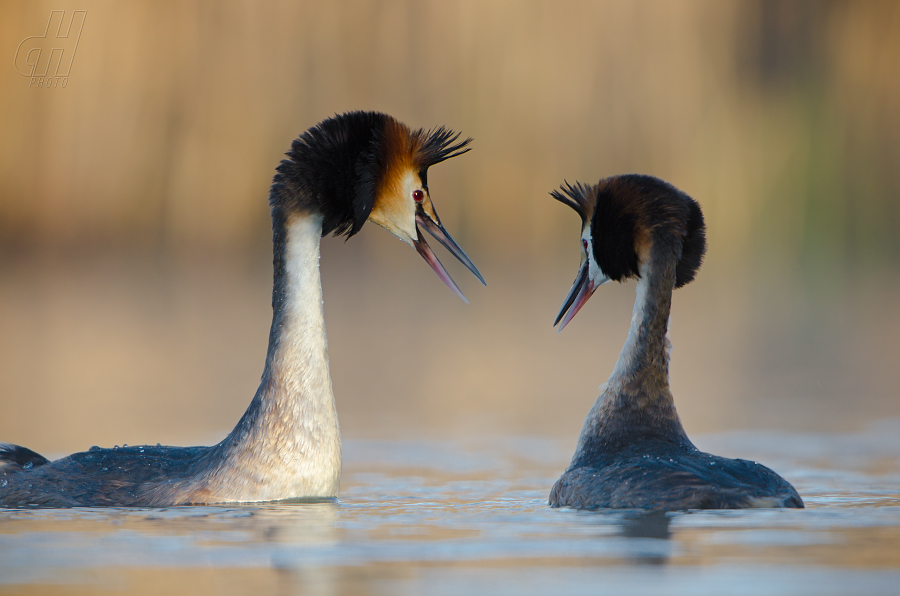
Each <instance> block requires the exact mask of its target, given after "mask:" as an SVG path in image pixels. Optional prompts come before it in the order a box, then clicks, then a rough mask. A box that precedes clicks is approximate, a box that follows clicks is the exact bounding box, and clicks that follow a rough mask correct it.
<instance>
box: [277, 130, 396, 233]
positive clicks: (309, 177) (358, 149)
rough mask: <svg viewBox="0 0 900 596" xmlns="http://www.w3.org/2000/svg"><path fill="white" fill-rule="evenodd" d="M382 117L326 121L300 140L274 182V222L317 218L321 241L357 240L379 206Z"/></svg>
mask: <svg viewBox="0 0 900 596" xmlns="http://www.w3.org/2000/svg"><path fill="white" fill-rule="evenodd" d="M390 118H391V117H390V116H388V115H386V114H381V113H378V112H348V113H346V114H341V115H337V116H334V117H333V118H329V119H327V120H323V121H322V122H320V123H319V124H317V125H316V126H313V127H312V128H310V129H309V130H307V131H306V132H304V133H303V134H302V135H300V136H299V137H298V138H297V139H296V140H294V142H293V143H292V145H291V150H290V151H289V152H288V153H287V156H288V159H285V160H282V162H281V165H279V166H278V168H277V173H276V174H275V178H274V180H273V182H272V189H271V191H270V194H269V203H270V205H271V206H272V210H273V217H275V216H278V213H277V211H281V212H282V216H283V214H284V213H288V212H293V211H301V212H316V213H321V214H322V216H323V222H322V235H323V236H325V235H327V234H330V233H332V232H334V234H335V235H340V234H347V235H348V236H352V235H353V234H356V233H357V232H358V231H359V230H360V229H361V228H362V226H363V224H364V223H365V222H366V219H367V218H368V217H369V212H370V211H371V210H372V205H373V204H374V202H375V192H376V189H377V188H378V182H379V176H380V173H381V171H382V169H383V168H382V167H381V166H382V164H381V163H380V160H382V159H383V157H382V152H381V146H382V142H383V137H384V130H385V125H386V123H387V122H388V120H389V119H390Z"/></svg>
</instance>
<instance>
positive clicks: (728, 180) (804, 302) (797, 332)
mask: <svg viewBox="0 0 900 596" xmlns="http://www.w3.org/2000/svg"><path fill="white" fill-rule="evenodd" d="M51 10H65V11H66V14H65V18H64V22H68V19H69V18H70V16H71V11H72V10H87V16H86V19H85V22H84V27H83V30H82V34H81V37H80V40H79V42H78V46H77V54H76V57H75V59H74V61H73V63H72V67H71V72H70V74H69V77H68V79H67V84H66V86H65V88H61V87H59V86H57V87H54V88H50V89H47V88H41V89H39V88H35V87H34V86H32V87H29V79H28V78H26V77H24V76H21V75H20V74H19V73H18V72H17V71H16V68H15V65H14V62H13V58H14V56H15V53H16V49H17V47H18V46H19V43H20V42H21V41H22V40H23V39H24V38H26V37H29V36H35V35H41V34H42V33H43V31H44V29H45V28H46V26H47V21H48V17H49V16H50V11H51ZM0 58H2V59H3V60H4V61H3V62H0V64H5V66H3V67H2V68H0V139H2V140H0V440H3V441H9V442H14V443H19V444H23V445H26V446H28V447H31V448H33V449H36V450H39V451H41V452H44V453H45V454H47V455H52V454H60V453H64V452H70V451H73V450H78V449H85V448H87V447H89V446H91V445H93V444H100V445H107V446H109V445H112V444H121V443H130V444H136V443H145V442H149V443H156V442H158V441H159V442H162V443H172V444H198V443H199V444H204V443H210V442H214V441H217V440H218V439H219V438H221V437H222V436H223V435H224V434H225V433H226V432H227V431H228V430H230V428H231V427H232V425H233V424H234V423H235V422H236V421H237V419H238V417H239V416H240V414H241V413H242V411H243V409H244V408H245V407H246V405H247V404H248V403H249V401H250V398H251V397H252V395H253V392H254V390H255V388H256V384H257V382H258V379H259V375H260V373H261V371H262V365H263V360H264V353H265V347H266V339H267V333H268V325H269V320H270V314H271V311H270V291H271V253H270V250H271V249H270V230H269V220H268V212H267V208H266V197H267V189H268V185H269V183H270V181H271V176H272V174H273V170H274V167H275V165H276V164H277V163H278V161H279V159H280V158H281V155H282V153H283V152H284V151H285V150H286V149H287V148H288V147H289V145H290V142H291V140H292V139H293V138H294V137H296V136H297V135H298V134H299V133H300V132H302V131H303V130H305V129H306V128H308V127H310V126H312V125H314V124H315V123H316V122H318V121H320V120H321V119H323V118H326V117H328V116H330V115H332V114H334V113H336V112H342V111H345V110H351V109H368V110H381V111H385V112H388V113H390V114H392V115H394V116H396V117H398V118H399V119H401V120H403V121H404V122H406V123H407V124H409V125H411V126H413V127H432V126H436V125H440V124H443V125H446V126H448V127H450V128H452V129H454V130H458V131H461V132H462V133H463V134H464V135H467V136H472V137H474V138H475V143H474V150H473V151H472V152H471V153H469V154H467V155H465V156H463V157H460V158H457V159H454V160H451V161H449V162H447V163H444V164H440V165H439V166H436V167H435V168H434V169H433V170H432V171H431V172H430V176H429V178H430V180H429V182H430V186H431V188H432V193H433V197H434V199H435V203H436V205H437V208H438V210H439V212H440V214H441V216H442V218H443V220H444V223H445V225H446V227H447V228H448V230H449V231H450V232H451V234H453V236H454V237H455V238H456V239H457V240H458V241H459V243H460V244H461V245H462V246H463V247H464V248H465V250H466V251H467V252H468V253H469V255H470V256H471V257H472V258H473V260H474V261H475V262H476V264H478V266H479V268H480V269H481V271H482V273H484V275H485V277H486V279H487V281H488V287H487V288H482V287H480V285H479V284H478V283H477V282H476V281H475V280H474V278H472V277H471V276H470V275H469V274H468V273H467V272H466V271H465V270H464V269H463V268H462V267H461V266H458V264H457V263H451V262H450V260H451V259H452V257H449V255H447V256H445V255H446V253H444V252H440V256H441V257H442V258H443V260H444V262H445V263H446V264H447V265H448V267H450V269H451V273H452V274H453V275H454V277H455V278H456V279H457V281H458V282H459V283H460V285H461V287H462V288H463V290H464V291H465V292H466V294H467V295H468V297H469V299H470V301H471V303H470V304H469V305H464V304H462V303H461V302H459V301H458V300H457V299H456V298H455V297H454V296H453V295H452V293H450V292H449V290H447V289H446V288H445V287H443V285H442V284H441V282H440V281H439V280H438V279H437V277H436V276H434V274H433V273H432V272H431V271H430V270H429V269H428V267H427V266H426V265H425V264H424V263H423V262H422V261H421V259H420V258H419V257H418V256H417V255H416V254H415V253H414V251H412V250H410V249H409V248H408V247H406V246H405V245H403V244H401V243H399V242H397V241H396V240H394V239H393V238H391V237H390V236H389V235H388V234H386V233H384V232H383V231H382V230H380V229H378V228H376V227H374V226H368V227H366V228H365V229H364V230H363V231H362V232H361V233H360V234H359V235H358V236H357V237H354V238H353V239H351V240H350V241H349V242H346V243H345V242H344V241H343V240H336V239H330V238H329V239H326V240H325V241H323V258H322V272H323V284H324V289H325V301H326V318H327V325H328V331H329V338H330V352H331V363H332V375H333V377H334V386H335V392H336V395H337V399H338V408H339V413H340V417H341V423H342V428H343V430H344V436H345V437H392V436H459V435H485V434H488V433H502V434H541V435H549V436H557V437H561V438H563V439H565V440H570V441H571V442H572V443H573V444H574V441H575V438H576V436H577V433H578V431H579V429H580V427H581V422H582V419H583V417H584V415H585V413H586V412H587V410H588V408H589V407H590V404H591V403H593V400H594V399H595V397H596V395H597V386H598V385H600V384H601V383H602V382H604V381H605V380H606V378H607V377H608V375H609V373H610V371H611V370H612V367H613V364H614V362H615V359H616V357H617V355H618V351H619V349H620V346H621V344H622V342H623V341H624V338H625V335H626V330H627V326H628V322H629V317H630V312H631V303H632V301H633V296H634V294H633V292H634V287H633V284H626V285H622V286H618V285H610V286H607V287H604V288H602V289H601V290H600V291H599V292H598V293H597V294H596V295H595V296H594V298H593V300H592V301H591V302H590V303H589V304H588V305H587V306H586V307H585V309H584V310H583V311H582V312H581V313H580V314H579V315H578V317H577V318H576V319H575V320H574V321H573V323H572V324H571V325H570V326H569V327H568V328H567V329H566V330H565V331H564V332H563V333H562V334H559V335H557V334H556V333H555V331H554V330H553V329H552V327H551V323H552V321H553V318H554V316H555V315H556V313H557V310H558V308H559V307H560V305H561V302H562V300H563V298H564V296H565V294H566V292H567V290H568V288H569V285H570V284H571V282H572V280H573V279H574V275H575V272H576V269H577V266H578V253H579V247H578V242H577V234H578V226H579V221H578V218H577V216H576V215H575V214H574V213H572V212H571V211H570V210H569V209H567V208H566V207H564V206H563V205H561V204H558V203H556V202H554V201H552V200H551V199H550V198H549V196H548V195H547V193H548V191H550V190H552V189H553V188H555V187H557V186H558V185H559V184H560V183H561V182H562V181H563V180H564V179H567V180H570V181H574V180H582V181H586V182H593V181H596V180H597V179H599V178H600V177H602V176H607V175H611V174H615V173H626V172H641V173H649V174H654V175H656V176H659V177H662V178H664V179H666V180H668V181H670V182H672V183H674V184H675V185H676V186H678V187H680V188H681V189H683V190H684V191H685V192H687V193H688V194H690V195H691V196H693V197H694V198H696V199H697V200H698V201H699V202H700V203H701V205H702V206H703V209H704V212H705V214H706V218H707V224H708V226H709V241H710V242H709V253H708V256H707V260H706V263H705V265H704V267H703V269H702V270H701V272H700V275H699V276H698V278H697V281H696V282H695V283H693V284H692V285H690V286H688V287H686V288H685V289H683V290H680V291H679V292H678V293H677V294H676V298H675V304H674V311H673V319H672V324H671V331H672V333H671V336H672V340H673V343H674V345H675V351H674V353H673V360H672V375H673V389H674V391H675V396H676V402H677V404H678V407H679V411H680V413H681V416H682V419H683V421H684V423H685V426H686V428H687V429H688V432H690V433H702V432H717V431H727V430H732V429H742V428H751V429H758V428H779V429H786V430H794V431H808V430H821V431H828V430H852V429H856V428H860V427H862V426H865V425H866V424H868V423H870V422H871V421H873V420H875V419H879V418H885V417H897V416H900V400H898V397H900V396H898V393H900V389H898V388H900V358H898V355H900V353H898V352H900V350H898V339H897V338H898V337H900V309H898V305H897V298H898V296H900V293H898V292H900V275H898V273H900V235H898V233H897V228H898V226H900V4H898V3H897V2H894V1H892V0H886V1H883V2H875V1H872V2H869V1H860V0H857V1H848V2H830V1H825V0H811V1H805V2H804V1H799V0H798V1H790V2H777V1H755V0H747V1H742V2H720V1H718V0H709V1H680V2H663V1H658V2H650V1H634V0H627V1H626V0H623V1H614V2H565V1H557V2H525V1H522V0H515V1H510V2H499V1H474V0H473V1H455V2H437V1H421V0H410V1H407V2H400V1H397V2H365V1H359V0H354V1H352V2H329V3H324V2H306V3H304V2H284V3H274V2H273V3H259V2H244V3H238V2H200V1H197V2H183V1H178V2H158V1H152V2H150V1H147V2H123V3H114V2H94V1H89V0H86V1H79V2H77V3H75V2H69V1H67V0H58V1H55V2H31V1H28V2H26V1H5V2H3V3H2V4H0Z"/></svg>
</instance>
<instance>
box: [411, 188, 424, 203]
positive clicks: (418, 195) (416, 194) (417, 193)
mask: <svg viewBox="0 0 900 596" xmlns="http://www.w3.org/2000/svg"><path fill="white" fill-rule="evenodd" d="M424 198H425V193H424V192H422V191H421V190H414V191H413V201H415V202H416V203H421V202H422V199H424Z"/></svg>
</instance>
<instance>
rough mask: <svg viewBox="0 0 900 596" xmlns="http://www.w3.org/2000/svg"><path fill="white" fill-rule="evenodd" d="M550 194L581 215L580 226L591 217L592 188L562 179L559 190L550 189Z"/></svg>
mask: <svg viewBox="0 0 900 596" xmlns="http://www.w3.org/2000/svg"><path fill="white" fill-rule="evenodd" d="M550 196H551V197H553V198H554V199H556V200H557V201H559V202H560V203H564V204H566V205H568V206H569V207H571V208H572V209H574V210H575V212H576V213H577V214H578V215H579V216H580V217H581V225H582V227H583V226H584V225H585V224H586V223H587V222H588V221H590V219H591V215H592V214H593V212H594V201H595V195H594V188H593V187H591V186H588V185H587V184H584V183H582V182H575V184H569V181H568V180H564V181H563V183H562V185H561V186H560V187H559V190H553V191H550Z"/></svg>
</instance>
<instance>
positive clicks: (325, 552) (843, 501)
mask: <svg viewBox="0 0 900 596" xmlns="http://www.w3.org/2000/svg"><path fill="white" fill-rule="evenodd" d="M696 442H697V443H698V446H700V447H701V448H703V449H707V450H711V451H714V452H717V453H721V454H723V455H731V456H734V455H742V456H746V457H754V458H757V459H760V460H763V461H764V462H765V463H766V464H768V465H770V466H771V467H773V468H775V469H776V470H778V471H779V472H780V473H782V474H783V475H784V476H786V477H787V478H788V479H790V480H791V481H792V482H793V483H794V484H795V486H796V487H797V489H798V490H799V491H800V493H801V494H802V495H803V497H804V499H805V501H806V505H807V509H805V510H799V511H797V510H753V511H718V512H692V513H672V514H661V513H651V514H646V513H638V512H631V511H616V512H595V513H584V512H575V511H571V510H554V509H550V508H548V507H547V506H546V497H547V493H548V490H549V488H550V486H551V484H552V483H553V481H554V480H555V479H556V477H557V475H558V474H559V472H560V471H561V470H562V468H563V467H564V466H565V464H566V461H567V459H568V457H569V455H570V454H569V453H567V449H568V447H567V446H563V445H562V444H561V443H560V442H558V441H554V440H549V439H541V438H530V437H520V438H498V439H491V440H483V439H478V440H459V441H434V440H421V441H409V440H398V441H353V440H350V441H347V442H346V445H345V473H344V480H343V489H342V495H341V498H340V500H339V501H338V502H324V503H279V504H268V505H248V506H228V507H178V508H170V509H75V510H36V511H2V512H0V593H28V594H33V593H42V592H54V593H58V592H60V591H64V593H66V594H69V593H75V594H77V593H97V592H99V591H102V593H111V594H114V593H130V594H141V593H154V594H158V593H166V594H182V593H184V594H187V593H190V594H197V593H200V594H231V593H246V592H248V591H258V592H259V593H260V594H264V593H265V594H295V593H296V594H478V593H490V594H549V593H565V594H623V593H629V594H655V593H665V594H816V595H821V594H898V593H900V422H888V423H882V424H880V425H876V426H874V427H872V428H870V429H869V430H868V431H867V432H864V433H858V434H836V435H813V434H810V435H796V434H793V435H788V434H774V433H770V434H763V433H730V434H724V435H715V436H709V435H707V436H701V437H697V441H696Z"/></svg>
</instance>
